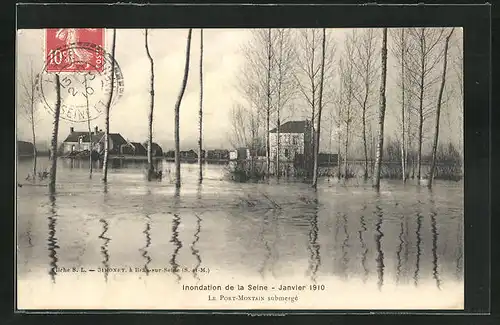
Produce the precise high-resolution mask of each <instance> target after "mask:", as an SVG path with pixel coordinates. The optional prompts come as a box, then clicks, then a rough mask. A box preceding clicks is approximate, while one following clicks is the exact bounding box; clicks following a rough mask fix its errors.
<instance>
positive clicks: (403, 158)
mask: <svg viewBox="0 0 500 325" xmlns="http://www.w3.org/2000/svg"><path fill="white" fill-rule="evenodd" d="M404 32H405V30H404V28H402V29H401V171H402V178H403V183H406V150H405V145H406V143H405V50H406V42H405V39H404Z"/></svg>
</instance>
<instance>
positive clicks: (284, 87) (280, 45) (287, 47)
mask: <svg viewBox="0 0 500 325" xmlns="http://www.w3.org/2000/svg"><path fill="white" fill-rule="evenodd" d="M271 44H272V46H273V48H274V50H272V53H273V58H274V60H273V63H274V65H273V67H271V68H274V69H273V70H272V71H271V73H272V75H271V79H272V80H271V82H272V83H273V87H272V88H273V90H274V91H272V93H271V95H273V94H274V96H273V97H275V98H274V105H272V106H274V109H275V111H276V131H277V132H276V136H277V138H276V165H275V170H276V176H277V177H278V178H279V177H280V170H281V169H280V152H281V151H280V126H281V123H283V121H284V119H283V115H282V114H283V113H284V110H285V109H287V108H288V109H289V112H288V113H290V114H291V113H292V112H291V111H290V109H291V108H292V107H293V106H292V105H289V103H290V101H291V100H292V99H293V98H294V96H295V89H296V87H295V78H294V68H295V51H294V47H293V45H294V44H293V42H292V37H291V30H290V29H277V30H276V33H275V39H271ZM273 79H274V80H273Z"/></svg>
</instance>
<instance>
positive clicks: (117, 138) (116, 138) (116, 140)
mask: <svg viewBox="0 0 500 325" xmlns="http://www.w3.org/2000/svg"><path fill="white" fill-rule="evenodd" d="M98 134H100V138H99V140H98V141H99V142H101V141H104V133H98ZM109 138H110V139H111V141H113V144H114V145H116V146H121V145H122V144H127V143H128V142H127V140H125V139H124V138H123V137H122V135H121V134H120V133H110V134H109Z"/></svg>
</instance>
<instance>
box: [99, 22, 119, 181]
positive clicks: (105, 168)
mask: <svg viewBox="0 0 500 325" xmlns="http://www.w3.org/2000/svg"><path fill="white" fill-rule="evenodd" d="M115 47H116V29H115V28H113V41H112V43H111V58H110V60H111V87H110V89H111V90H110V91H109V97H108V102H107V103H106V116H105V129H106V130H105V134H104V162H103V174H104V175H103V178H102V180H103V181H104V182H107V181H108V160H109V110H110V108H111V102H112V100H113V90H114V88H115V87H114V86H115Z"/></svg>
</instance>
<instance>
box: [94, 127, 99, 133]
mask: <svg viewBox="0 0 500 325" xmlns="http://www.w3.org/2000/svg"><path fill="white" fill-rule="evenodd" d="M94 131H95V134H97V133H99V128H98V127H97V126H96V127H95V128H94Z"/></svg>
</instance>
